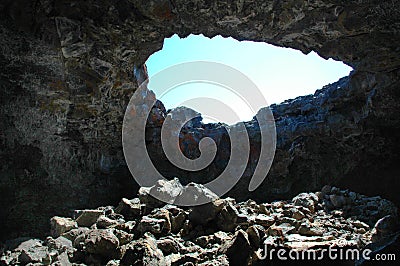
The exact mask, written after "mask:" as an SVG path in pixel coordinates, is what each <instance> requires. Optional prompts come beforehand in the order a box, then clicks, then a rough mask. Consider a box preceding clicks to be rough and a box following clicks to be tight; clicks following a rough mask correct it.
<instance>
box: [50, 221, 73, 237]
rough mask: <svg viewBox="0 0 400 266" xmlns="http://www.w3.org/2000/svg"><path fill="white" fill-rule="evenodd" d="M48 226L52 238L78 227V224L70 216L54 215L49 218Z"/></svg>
mask: <svg viewBox="0 0 400 266" xmlns="http://www.w3.org/2000/svg"><path fill="white" fill-rule="evenodd" d="M50 226H51V229H50V230H51V231H50V232H51V235H52V237H54V238H57V237H59V236H60V235H62V234H64V233H65V232H68V231H70V230H71V229H74V228H78V224H77V223H76V222H75V221H74V220H72V219H71V218H64V217H58V216H54V217H53V218H51V219H50Z"/></svg>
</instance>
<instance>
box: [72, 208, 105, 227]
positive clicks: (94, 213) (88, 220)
mask: <svg viewBox="0 0 400 266" xmlns="http://www.w3.org/2000/svg"><path fill="white" fill-rule="evenodd" d="M103 213H104V212H103V211H102V210H77V211H75V214H76V216H77V217H78V218H76V222H77V223H78V225H79V226H80V227H90V226H92V225H93V224H95V223H96V221H97V219H98V218H99V217H100V216H101V215H103Z"/></svg>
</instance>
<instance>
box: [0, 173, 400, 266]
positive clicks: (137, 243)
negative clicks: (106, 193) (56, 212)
mask: <svg viewBox="0 0 400 266" xmlns="http://www.w3.org/2000/svg"><path fill="white" fill-rule="evenodd" d="M177 182H179V181H178V180H177V179H173V180H171V181H168V182H159V183H158V184H157V185H155V186H153V187H150V188H141V189H140V191H139V195H138V198H134V199H131V200H128V199H126V198H124V199H122V200H121V202H120V203H119V205H118V206H117V207H113V206H107V207H99V208H97V209H86V210H76V211H75V213H74V215H73V217H74V218H65V217H58V216H55V217H53V218H52V219H51V221H50V224H51V232H50V236H48V237H47V238H46V239H45V240H40V239H30V238H19V239H15V240H12V241H7V242H5V243H4V244H2V246H1V248H2V256H1V260H0V265H187V266H188V265H265V264H266V261H264V260H263V256H264V255H265V254H264V253H265V250H266V248H273V247H274V248H278V247H279V248H283V249H286V250H291V249H295V250H304V249H313V250H316V251H320V250H322V249H324V248H327V247H328V246H332V247H338V248H344V249H346V248H357V249H360V250H361V249H363V248H366V247H368V248H370V249H371V250H373V251H378V250H379V249H381V248H382V246H384V245H385V244H386V243H388V242H390V241H389V240H390V239H391V240H393V237H397V236H398V233H396V232H398V229H399V227H398V216H397V215H398V213H397V208H396V206H395V205H394V204H393V203H391V202H390V201H388V200H385V199H382V198H381V197H367V196H364V195H360V194H358V193H355V192H350V191H348V190H341V189H339V188H336V187H330V186H324V187H323V188H322V189H321V191H318V192H315V193H301V194H299V195H298V196H296V197H294V198H293V199H292V200H285V201H274V202H272V203H261V204H258V203H256V202H254V201H252V200H248V201H245V202H239V203H237V202H236V201H235V200H234V199H232V198H225V199H219V198H217V197H216V196H215V195H214V194H212V193H211V192H210V191H207V189H206V188H204V187H203V186H202V185H198V184H195V183H191V184H189V186H191V187H192V190H193V191H194V194H193V195H194V197H208V198H210V200H212V202H211V203H208V204H206V205H201V206H196V207H192V208H186V207H183V208H181V207H177V206H175V205H172V204H167V205H165V204H164V203H163V202H160V201H158V200H156V199H155V198H153V197H152V196H150V191H152V192H155V193H158V195H160V194H162V195H164V196H165V195H167V196H169V195H171V197H172V195H176V194H174V192H175V191H173V189H171V187H172V188H173V187H177V186H176V185H177ZM178 185H179V184H178ZM153 195H154V194H153ZM178 197H179V196H178ZM390 237H391V238H390ZM388 239H389V240H388Z"/></svg>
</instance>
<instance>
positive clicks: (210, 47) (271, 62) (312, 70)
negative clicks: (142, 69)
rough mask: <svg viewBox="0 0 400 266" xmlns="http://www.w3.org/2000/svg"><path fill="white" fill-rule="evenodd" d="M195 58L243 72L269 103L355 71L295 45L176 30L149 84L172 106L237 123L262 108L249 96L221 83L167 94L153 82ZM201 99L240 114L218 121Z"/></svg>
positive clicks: (150, 63)
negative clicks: (251, 104)
mask: <svg viewBox="0 0 400 266" xmlns="http://www.w3.org/2000/svg"><path fill="white" fill-rule="evenodd" d="M191 61H212V62H219V63H223V64H225V65H228V66H230V67H233V68H235V69H237V70H239V71H240V72H242V73H243V74H244V75H246V76H247V77H248V78H249V79H250V80H252V81H253V82H254V84H255V85H256V86H257V87H258V88H259V89H260V91H261V92H262V94H263V95H264V97H265V99H266V100H267V102H268V104H278V103H281V102H283V101H285V100H287V99H293V98H296V97H298V96H303V95H307V94H313V93H314V92H315V91H316V90H317V89H320V88H322V87H323V86H324V85H327V84H329V83H332V82H335V81H337V80H338V79H339V78H341V77H344V76H347V75H348V74H349V72H350V71H351V70H352V68H351V67H349V66H347V65H345V64H344V63H343V62H338V61H334V60H332V59H329V60H325V59H323V58H321V57H319V56H318V55H317V54H316V53H315V52H311V53H309V54H308V55H305V54H303V53H301V52H300V51H297V50H294V49H290V48H281V47H276V46H273V45H270V44H267V43H261V42H251V41H237V40H235V39H233V38H224V37H221V36H216V37H214V38H207V37H205V36H203V35H189V36H188V37H186V38H180V37H179V36H178V35H176V34H175V35H173V36H172V37H171V38H166V39H165V40H164V45H163V49H162V50H160V51H158V52H156V53H154V54H153V55H151V56H150V57H149V59H148V60H147V62H146V66H147V70H148V74H149V77H150V82H149V86H148V87H149V88H150V89H151V90H153V91H154V92H155V94H156V96H157V98H158V99H159V100H161V101H162V102H163V103H164V105H165V106H166V108H167V109H172V108H175V107H178V106H186V107H189V108H191V109H194V110H196V111H198V112H200V113H202V114H203V121H204V122H205V123H210V122H224V123H227V124H233V123H236V122H238V121H247V120H251V118H252V117H253V116H254V115H255V113H254V112H256V111H258V110H255V111H254V110H250V109H249V108H247V106H246V104H245V103H244V102H243V99H238V97H237V95H235V94H233V93H231V92H230V91H227V90H226V89H224V88H223V87H221V86H218V85H215V84H204V83H202V84H199V83H190V84H183V85H182V86H179V87H176V88H174V89H173V90H171V91H169V92H168V93H164V94H163V95H161V93H160V92H159V90H158V88H157V87H156V86H153V84H152V81H151V77H152V76H153V75H155V74H156V73H158V72H160V71H162V70H164V69H166V68H168V67H170V66H173V65H176V64H179V63H184V62H191ZM177 75H179V73H177ZM198 97H209V98H212V99H218V100H222V101H224V103H226V104H227V105H228V106H230V107H231V108H232V109H233V110H234V111H236V112H237V114H238V116H237V119H234V120H232V118H231V117H232V116H228V118H227V119H226V120H224V118H222V121H220V120H219V121H216V120H215V119H214V118H213V117H208V116H204V113H205V110H204V109H202V106H199V104H196V101H193V99H195V98H198ZM204 108H207V107H206V106H204ZM221 112H222V111H221ZM220 119H221V118H220ZM229 119H230V120H229ZM236 120H237V121H236Z"/></svg>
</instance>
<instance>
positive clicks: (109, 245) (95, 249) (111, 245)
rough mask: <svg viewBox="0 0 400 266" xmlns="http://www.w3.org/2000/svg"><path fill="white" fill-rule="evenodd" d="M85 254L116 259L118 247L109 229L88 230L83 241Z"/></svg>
mask: <svg viewBox="0 0 400 266" xmlns="http://www.w3.org/2000/svg"><path fill="white" fill-rule="evenodd" d="M84 246H85V250H86V252H88V253H90V254H95V255H99V256H101V257H104V258H109V259H111V258H118V257H116V255H117V251H118V250H117V249H118V246H119V240H118V238H117V237H116V236H115V235H114V234H113V232H112V231H111V230H110V229H93V230H90V231H89V232H88V233H87V234H86V235H85V239H84Z"/></svg>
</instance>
